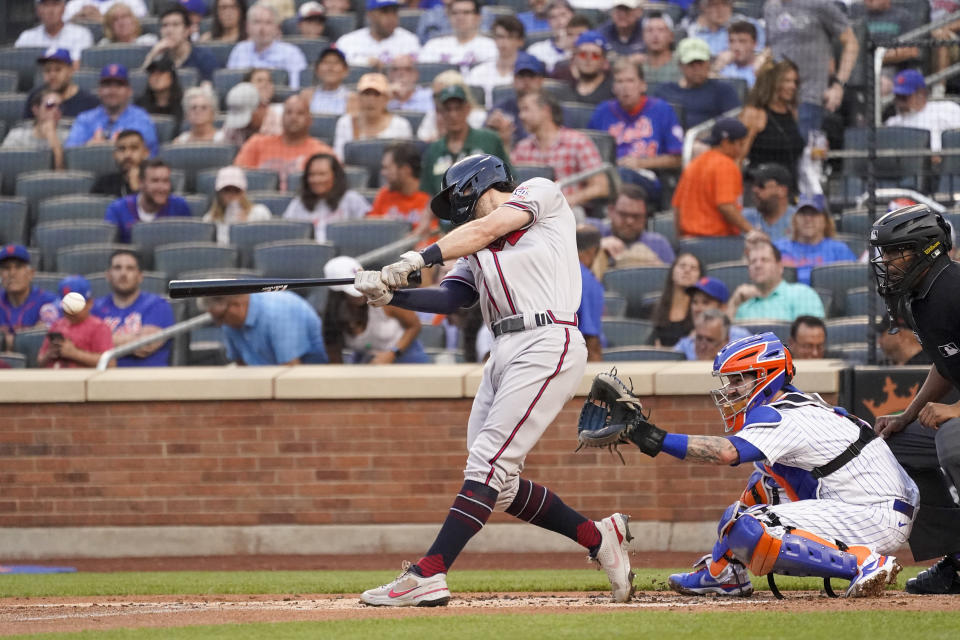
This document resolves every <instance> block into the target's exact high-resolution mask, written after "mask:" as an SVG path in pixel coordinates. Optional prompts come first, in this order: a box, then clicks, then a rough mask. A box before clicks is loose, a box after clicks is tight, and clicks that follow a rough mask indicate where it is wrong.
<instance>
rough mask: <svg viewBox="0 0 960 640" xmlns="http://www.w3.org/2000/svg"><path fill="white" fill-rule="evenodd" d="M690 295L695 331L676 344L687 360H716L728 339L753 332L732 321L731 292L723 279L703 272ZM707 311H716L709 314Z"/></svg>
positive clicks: (738, 337)
mask: <svg viewBox="0 0 960 640" xmlns="http://www.w3.org/2000/svg"><path fill="white" fill-rule="evenodd" d="M687 295H689V296H690V316H691V317H692V318H693V331H691V332H690V335H688V336H684V337H682V338H680V339H679V340H678V341H677V344H675V345H674V346H673V350H674V351H678V352H680V353H682V354H683V355H684V356H686V358H687V360H713V358H714V356H716V355H717V351H719V350H720V349H721V348H723V345H725V344H727V342H729V341H730V340H739V339H740V338H746V337H747V336H749V335H750V331H748V330H747V329H744V328H743V327H738V326H736V325H731V324H730V319H729V318H728V317H727V315H726V311H725V308H726V304H727V300H729V299H730V292H729V291H728V290H727V285H725V284H723V282H721V281H720V280H717V279H716V278H710V277H708V276H703V277H702V278H700V279H699V280H697V283H696V284H694V285H691V286H689V287H687ZM707 311H713V312H714V313H708V314H705V313H704V312H707ZM704 316H706V317H704ZM698 321H699V322H698Z"/></svg>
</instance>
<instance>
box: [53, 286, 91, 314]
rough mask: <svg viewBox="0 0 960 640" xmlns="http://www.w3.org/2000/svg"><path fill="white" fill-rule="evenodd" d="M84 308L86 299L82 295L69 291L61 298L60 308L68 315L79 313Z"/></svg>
mask: <svg viewBox="0 0 960 640" xmlns="http://www.w3.org/2000/svg"><path fill="white" fill-rule="evenodd" d="M85 306H87V299H86V298H84V297H83V294H81V293H77V292H76V291H71V292H70V293H68V294H67V295H65V296H63V300H61V301H60V308H61V309H63V311H64V312H65V313H69V314H70V315H74V314H76V313H80V312H81V311H83V308H84V307H85Z"/></svg>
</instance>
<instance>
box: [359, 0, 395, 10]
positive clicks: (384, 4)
mask: <svg viewBox="0 0 960 640" xmlns="http://www.w3.org/2000/svg"><path fill="white" fill-rule="evenodd" d="M391 7H396V8H399V7H400V3H399V2H397V0H367V11H373V10H374V9H389V8H391Z"/></svg>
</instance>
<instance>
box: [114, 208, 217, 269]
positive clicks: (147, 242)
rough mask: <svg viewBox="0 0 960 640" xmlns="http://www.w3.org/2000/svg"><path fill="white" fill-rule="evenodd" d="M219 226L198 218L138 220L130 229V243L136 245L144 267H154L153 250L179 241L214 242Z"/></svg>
mask: <svg viewBox="0 0 960 640" xmlns="http://www.w3.org/2000/svg"><path fill="white" fill-rule="evenodd" d="M216 238H217V226H216V225H215V224H213V223H212V222H202V221H201V220H198V219H196V218H183V217H174V218H158V219H156V220H154V221H153V222H138V223H137V224H135V225H133V228H132V229H131V230H130V243H131V244H133V245H136V247H137V250H138V252H139V253H140V258H141V260H142V261H143V268H144V269H151V268H153V252H154V250H156V248H157V247H160V246H163V245H167V244H175V243H178V242H213V241H214V240H216Z"/></svg>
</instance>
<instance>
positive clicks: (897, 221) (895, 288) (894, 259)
mask: <svg viewBox="0 0 960 640" xmlns="http://www.w3.org/2000/svg"><path fill="white" fill-rule="evenodd" d="M870 244H871V245H872V246H873V247H874V248H875V249H876V252H875V253H876V255H874V256H873V257H872V258H871V260H870V263H871V265H872V266H873V273H874V276H875V277H876V279H877V293H879V294H880V295H881V296H882V297H883V298H884V300H886V302H887V306H888V307H890V306H891V304H894V305H895V300H896V299H897V298H899V297H901V296H904V295H906V294H908V293H910V292H911V291H913V289H914V287H916V286H917V284H918V283H919V282H920V279H921V278H922V277H923V275H924V274H925V273H926V271H927V269H928V268H929V267H930V266H932V265H933V263H934V262H936V261H937V260H938V259H940V258H941V256H943V257H944V259H948V258H949V253H950V249H951V248H952V246H953V243H952V242H951V240H950V227H949V226H948V224H947V222H946V221H945V220H944V219H943V216H941V215H940V214H939V213H934V212H933V211H931V210H930V208H929V207H927V205H925V204H915V205H911V206H909V207H902V208H900V209H897V210H896V211H891V212H890V213H888V214H886V215H885V216H883V217H882V218H880V219H879V220H877V221H876V222H874V223H873V227H871V228H870Z"/></svg>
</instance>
